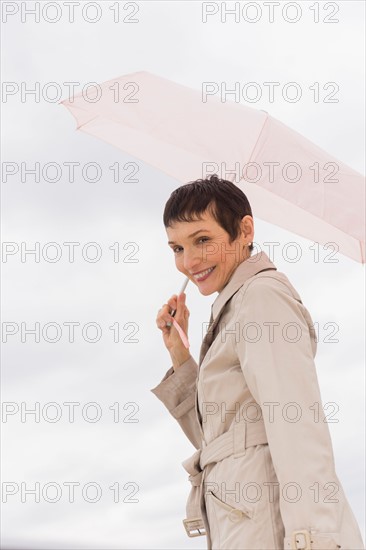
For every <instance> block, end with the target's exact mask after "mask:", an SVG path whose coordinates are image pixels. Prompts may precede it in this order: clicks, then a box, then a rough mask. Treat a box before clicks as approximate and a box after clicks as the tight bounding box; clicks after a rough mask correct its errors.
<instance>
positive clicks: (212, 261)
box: [166, 211, 254, 296]
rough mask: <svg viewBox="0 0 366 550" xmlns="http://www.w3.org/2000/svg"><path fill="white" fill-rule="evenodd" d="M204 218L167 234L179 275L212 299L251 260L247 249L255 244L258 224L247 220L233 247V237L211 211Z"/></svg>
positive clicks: (175, 226)
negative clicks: (238, 268) (247, 260)
mask: <svg viewBox="0 0 366 550" xmlns="http://www.w3.org/2000/svg"><path fill="white" fill-rule="evenodd" d="M201 217H202V219H201V220H198V221H192V222H175V223H173V224H172V226H171V227H167V228H166V232H167V235H168V239H169V241H168V244H169V246H170V247H171V248H172V250H173V252H174V257H175V265H176V266H177V269H178V271H180V272H181V273H183V275H185V276H186V277H189V279H190V280H191V281H192V282H194V284H195V285H196V286H197V287H198V289H199V291H200V292H201V294H203V295H205V296H208V295H210V294H212V293H213V292H221V290H222V289H223V288H224V286H225V285H226V284H227V283H228V281H229V279H230V277H231V276H232V274H233V272H234V271H235V269H236V268H237V266H238V265H239V264H240V263H241V262H243V261H245V260H246V259H247V258H248V257H249V256H250V252H249V249H248V247H247V246H246V245H248V244H250V243H251V242H252V241H253V237H254V224H253V218H252V217H251V216H249V215H247V216H244V217H243V219H242V221H241V229H242V231H241V233H240V235H239V237H238V238H237V239H236V240H234V241H233V242H232V243H231V244H229V242H230V235H229V234H228V233H227V232H226V231H225V229H224V228H223V227H221V226H220V225H219V224H218V223H217V221H216V220H215V219H214V218H213V217H212V215H211V214H210V213H209V212H208V211H206V212H204V213H202V214H201ZM207 270H209V272H206V271H207ZM198 275H199V276H198Z"/></svg>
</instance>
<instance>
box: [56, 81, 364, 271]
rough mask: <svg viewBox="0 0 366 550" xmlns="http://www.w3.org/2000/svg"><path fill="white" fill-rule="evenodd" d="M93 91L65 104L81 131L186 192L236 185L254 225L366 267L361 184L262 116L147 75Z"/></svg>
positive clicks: (338, 164) (317, 149)
mask: <svg viewBox="0 0 366 550" xmlns="http://www.w3.org/2000/svg"><path fill="white" fill-rule="evenodd" d="M94 92H95V94H94V95H92V94H91V92H90V90H89V93H88V94H86V93H85V92H84V93H80V94H78V95H76V96H74V97H71V98H69V99H67V100H64V101H61V103H62V104H63V105H64V106H65V107H67V108H68V109H69V110H70V112H71V113H72V114H73V116H74V117H75V119H76V122H77V129H80V130H82V131H83V132H86V133H87V134H90V135H93V136H96V137H98V138H101V139H103V140H104V141H106V142H108V143H111V144H112V145H114V146H116V147H118V148H119V149H121V150H122V151H125V152H127V153H129V154H131V155H133V156H135V157H137V158H139V159H141V160H143V161H144V162H147V163H148V164H151V165H152V166H154V167H155V168H158V169H159V170H161V171H162V172H165V173H166V174H168V175H170V176H172V177H173V178H175V179H177V180H178V181H181V182H183V183H187V182H188V181H192V180H195V179H197V178H201V177H206V176H207V175H209V174H210V173H216V174H218V175H219V177H222V178H225V179H229V180H231V181H232V182H234V183H235V184H237V185H238V186H239V187H241V188H242V190H243V191H244V192H245V194H246V195H247V197H248V200H249V202H250V204H251V206H252V210H253V216H255V217H258V218H261V219H263V220H265V221H267V222H270V223H273V224H275V225H278V226H279V227H282V228H284V229H287V230H289V231H292V232H294V233H295V234H297V235H300V236H302V237H306V238H307V239H310V240H313V241H315V242H318V243H320V244H323V245H326V244H327V243H333V246H334V250H335V251H338V252H341V253H342V254H344V255H346V256H348V257H349V258H352V259H353V260H355V261H358V262H361V263H365V182H364V178H363V176H362V175H361V174H359V173H358V172H356V171H355V170H353V169H352V168H350V167H349V166H347V165H346V164H344V163H342V162H340V161H338V160H337V159H336V158H334V157H332V156H331V155H329V154H328V153H327V152H326V151H324V150H323V149H321V148H320V147H318V146H317V145H315V144H314V143H312V142H311V141H309V140H308V139H306V138H305V137H304V136H302V135H301V134H299V133H298V132H296V131H295V130H292V129H291V128H289V127H288V126H286V125H285V124H283V123H282V122H280V121H279V120H276V119H275V118H274V117H272V116H270V115H268V113H266V112H265V111H261V110H258V109H253V108H249V107H245V106H243V105H241V104H237V103H233V102H227V103H222V102H221V101H220V100H219V99H217V98H216V97H209V98H207V99H206V98H205V97H203V96H202V94H201V92H199V91H197V90H193V89H191V88H187V87H185V86H182V85H180V84H177V83H175V82H172V81H170V80H167V79H165V78H161V77H159V76H156V75H153V74H151V73H148V72H137V73H131V74H127V75H123V76H121V77H119V78H116V79H113V80H109V81H107V82H104V83H103V84H101V85H100V86H99V87H95V90H94Z"/></svg>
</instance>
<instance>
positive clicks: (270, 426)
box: [151, 176, 364, 550]
mask: <svg viewBox="0 0 366 550" xmlns="http://www.w3.org/2000/svg"><path fill="white" fill-rule="evenodd" d="M164 225H165V228H166V231H167V235H168V238H169V246H170V247H171V248H172V250H173V252H174V254H175V263H176V267H177V269H178V271H180V272H181V273H182V274H184V275H185V276H188V277H189V279H190V280H191V281H192V282H193V283H194V284H195V285H196V286H197V287H198V289H199V291H200V292H201V294H203V295H205V296H209V295H211V294H213V293H214V292H218V293H219V294H218V296H217V298H216V300H215V301H214V303H213V305H212V315H211V320H210V324H209V329H208V331H207V334H206V336H205V338H204V340H203V343H202V347H201V354H200V360H199V364H197V363H196V361H195V360H194V359H193V357H192V356H191V355H190V353H189V351H188V350H187V349H186V348H185V347H184V345H183V343H182V340H181V338H180V337H179V334H178V332H177V330H176V328H175V327H174V325H172V326H169V325H167V323H172V320H173V318H172V317H171V316H170V311H171V310H173V309H175V310H176V314H175V319H176V321H177V322H178V323H179V325H180V326H181V327H182V329H183V330H184V331H185V333H186V334H187V333H188V318H189V310H188V308H187V306H186V304H185V294H184V293H182V294H181V295H179V296H176V295H174V296H172V297H171V298H170V300H168V302H167V304H164V306H163V307H162V308H161V309H160V310H159V312H158V315H157V319H156V322H157V326H158V327H159V329H160V330H161V331H162V336H163V340H164V344H165V346H166V348H167V349H168V351H169V353H170V355H171V360H172V366H171V368H170V369H169V370H168V371H167V372H166V374H165V376H164V378H163V379H162V380H161V382H160V383H159V384H158V385H157V386H156V387H155V388H153V389H152V390H151V391H152V392H153V393H154V394H155V395H156V396H157V397H158V398H159V399H160V400H161V401H162V402H163V403H164V405H165V406H166V407H167V409H168V411H169V412H170V413H171V414H172V415H173V417H174V418H175V419H176V420H177V421H178V423H179V424H180V426H181V428H182V429H183V431H184V433H185V434H186V436H187V437H188V438H189V440H190V441H191V442H192V443H193V445H194V446H195V448H196V449H197V451H196V452H195V453H194V454H193V455H192V457H190V458H189V459H187V460H186V461H184V463H183V465H184V467H185V468H186V470H187V472H189V474H190V476H189V479H190V481H191V483H192V487H191V493H190V496H189V499H188V503H187V518H186V519H185V520H184V525H185V528H186V530H187V533H188V535H189V536H197V535H199V534H206V536H207V548H208V549H211V548H214V549H230V550H235V549H241V550H243V549H248V550H249V549H250V550H254V549H260V550H265V549H284V548H285V549H295V548H296V549H302V550H305V549H306V550H310V549H323V548H324V549H336V548H337V549H339V548H341V549H342V550H351V549H352V550H356V549H362V548H364V546H363V542H362V538H361V534H360V530H359V527H358V525H357V523H356V520H355V517H354V515H353V512H352V511H351V508H350V506H349V503H348V501H347V499H346V497H345V495H344V492H343V489H342V486H341V484H340V482H339V480H338V477H337V474H336V472H335V466H334V458H333V450H332V443H331V439H330V434H329V429H328V426H327V423H326V419H325V417H324V413H323V408H322V402H321V396H320V391H319V386H318V381H317V375H316V369H315V364H314V357H315V354H316V338H315V331H314V328H313V323H312V319H311V317H310V314H309V312H308V311H307V309H306V308H305V307H304V305H303V304H302V302H301V299H300V296H299V294H298V293H297V291H296V290H295V288H294V287H293V286H292V285H291V283H290V281H289V280H288V278H287V277H286V275H284V274H283V273H281V272H279V271H277V269H276V266H275V265H274V264H273V263H272V262H271V261H270V260H269V258H268V256H267V255H266V254H265V253H264V252H261V253H258V254H255V255H251V252H252V250H253V244H252V241H253V238H254V225H253V218H252V211H251V208H250V205H249V202H248V200H247V198H246V196H245V195H244V193H243V192H242V191H241V190H240V189H239V188H238V187H237V186H236V185H234V184H233V183H231V182H229V181H226V180H220V179H218V177H217V176H211V177H210V178H208V179H206V180H197V181H195V182H191V183H188V184H186V185H183V186H182V187H179V188H178V189H176V190H175V191H174V192H173V193H172V195H171V196H170V198H169V200H168V202H167V204H166V206H165V211H164ZM204 530H205V531H206V532H204Z"/></svg>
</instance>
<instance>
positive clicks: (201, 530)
mask: <svg viewBox="0 0 366 550" xmlns="http://www.w3.org/2000/svg"><path fill="white" fill-rule="evenodd" d="M202 524H203V522H202V518H191V519H184V520H183V525H184V528H185V530H186V532H187V535H188V536H189V537H200V536H202V535H206V529H205V527H204V525H203V527H202ZM193 531H198V533H193Z"/></svg>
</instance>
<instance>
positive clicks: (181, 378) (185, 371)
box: [150, 357, 202, 449]
mask: <svg viewBox="0 0 366 550" xmlns="http://www.w3.org/2000/svg"><path fill="white" fill-rule="evenodd" d="M197 375H198V365H197V363H196V361H195V360H194V359H193V357H190V358H189V359H187V361H185V362H184V363H182V365H181V366H180V367H179V368H177V369H176V370H175V371H174V369H173V367H170V369H168V370H167V372H166V373H165V376H164V377H163V379H162V380H161V382H160V383H159V384H158V385H157V386H155V387H154V388H152V389H151V390H150V391H151V392H152V393H153V394H154V395H156V397H157V398H158V399H160V401H162V403H163V404H164V405H165V407H166V408H167V409H168V411H169V412H170V414H171V415H172V416H173V417H174V418H175V419H176V420H177V422H178V424H179V425H180V427H181V428H182V430H183V432H184V433H185V434H186V436H187V437H188V439H189V440H190V442H191V443H192V444H193V445H194V447H195V448H196V449H199V448H201V443H202V441H201V431H200V426H199V423H198V420H197V417H196V409H195V400H196V387H197Z"/></svg>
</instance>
